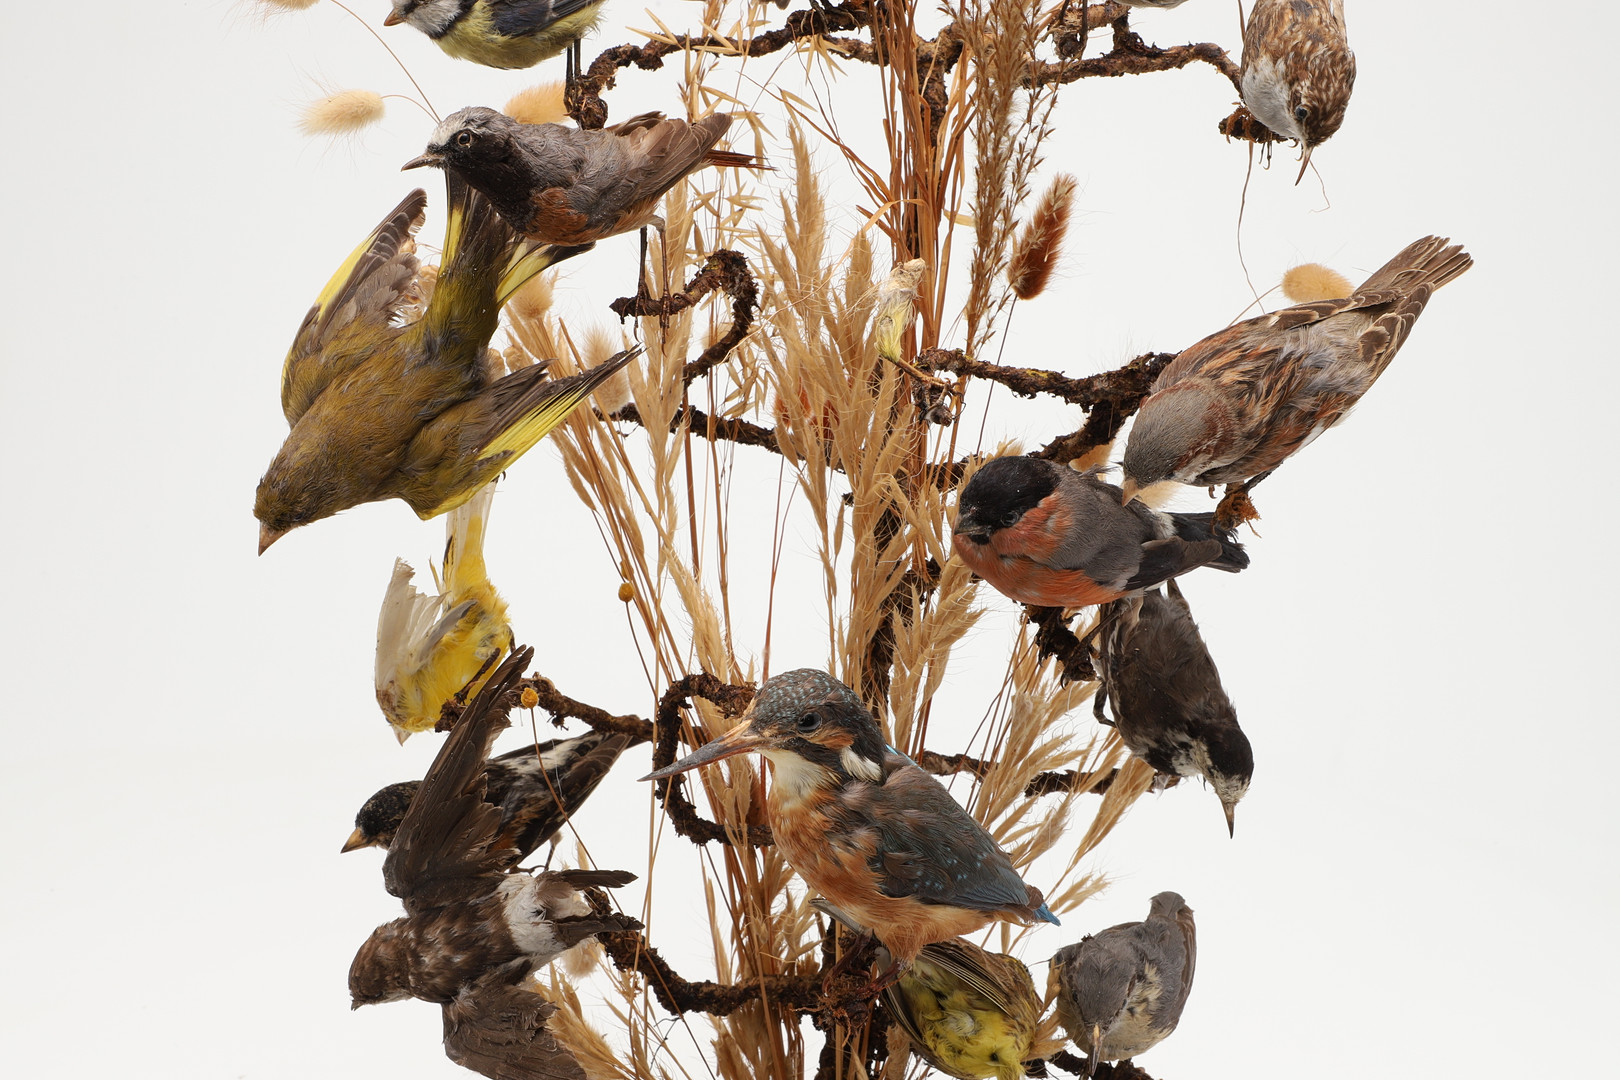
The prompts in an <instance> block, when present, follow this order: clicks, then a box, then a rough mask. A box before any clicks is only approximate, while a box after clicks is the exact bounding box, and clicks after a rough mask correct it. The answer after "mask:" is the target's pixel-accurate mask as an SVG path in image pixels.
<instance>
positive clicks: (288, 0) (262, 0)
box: [259, 0, 318, 15]
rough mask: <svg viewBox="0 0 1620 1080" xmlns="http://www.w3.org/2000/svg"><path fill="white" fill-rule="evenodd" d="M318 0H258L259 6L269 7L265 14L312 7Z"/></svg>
mask: <svg viewBox="0 0 1620 1080" xmlns="http://www.w3.org/2000/svg"><path fill="white" fill-rule="evenodd" d="M316 3H318V0H259V6H260V7H263V8H268V9H270V10H269V11H268V12H266V14H270V15H274V14H275V13H276V12H278V11H303V10H304V9H305V8H312V7H314V6H315V5H316Z"/></svg>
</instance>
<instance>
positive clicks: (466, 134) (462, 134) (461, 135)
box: [456, 131, 473, 146]
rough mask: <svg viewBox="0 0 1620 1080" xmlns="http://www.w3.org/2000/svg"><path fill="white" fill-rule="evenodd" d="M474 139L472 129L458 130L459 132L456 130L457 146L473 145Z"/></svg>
mask: <svg viewBox="0 0 1620 1080" xmlns="http://www.w3.org/2000/svg"><path fill="white" fill-rule="evenodd" d="M472 141H473V133H472V132H470V131H458V132H456V145H457V146H471V145H472Z"/></svg>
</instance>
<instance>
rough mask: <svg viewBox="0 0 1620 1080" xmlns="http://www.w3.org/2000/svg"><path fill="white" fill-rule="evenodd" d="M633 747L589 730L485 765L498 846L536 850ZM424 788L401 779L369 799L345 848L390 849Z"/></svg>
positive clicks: (521, 853) (623, 738) (622, 738)
mask: <svg viewBox="0 0 1620 1080" xmlns="http://www.w3.org/2000/svg"><path fill="white" fill-rule="evenodd" d="M631 745H632V740H631V738H630V736H628V735H609V734H607V733H605V732H600V731H588V732H586V733H585V734H584V735H580V736H577V737H575V738H572V739H552V740H550V741H549V742H543V743H541V744H540V745H539V746H538V747H535V746H523V747H519V748H518V749H516V750H513V751H512V752H511V753H507V754H502V755H501V756H500V757H494V758H490V759H489V761H488V762H487V763H486V764H485V765H484V785H485V790H484V797H485V799H487V800H488V801H489V802H490V803H491V804H493V805H495V806H498V807H500V810H501V821H500V827H499V829H498V830H497V831H496V834H495V842H496V844H497V845H498V846H500V847H510V848H513V849H514V850H516V851H517V859H516V860H515V861H517V862H521V861H523V860H524V859H527V858H528V857H529V856H530V855H532V854H534V852H535V850H536V849H537V848H539V847H540V846H541V845H542V844H545V843H547V842H548V841H550V840H551V839H552V838H553V837H555V836H556V835H557V831H558V830H559V829H561V828H562V826H563V823H564V822H566V821H567V820H568V819H569V818H570V817H572V816H573V815H574V813H575V812H576V811H578V810H579V808H580V807H581V806H582V805H584V803H585V800H586V799H588V798H590V795H591V792H593V791H595V790H596V786H597V785H598V784H600V783H601V782H602V778H603V777H605V776H606V775H607V774H608V770H609V769H611V768H612V767H613V763H614V762H615V761H617V760H618V759H619V755H620V754H622V753H624V752H625V750H627V749H629V748H630V746H631ZM421 786H422V782H421V781H420V780H402V781H400V782H399V783H397V784H389V785H388V786H387V787H385V788H383V789H381V790H380V791H378V792H377V793H376V794H375V795H373V796H371V798H369V799H367V800H366V802H365V805H364V806H362V807H361V808H360V812H359V813H358V814H356V815H355V816H354V832H353V833H351V834H350V835H349V839H348V840H347V841H346V842H345V843H344V845H343V850H344V851H346V852H348V851H356V850H358V849H360V848H363V847H380V848H382V849H384V850H385V851H386V850H387V849H388V845H389V844H391V843H392V842H393V840H394V834H395V833H396V832H397V831H398V830H399V826H400V822H401V821H403V820H404V818H405V810H406V808H407V807H409V806H410V804H411V799H412V798H414V797H415V795H416V792H417V790H418V789H420V788H421Z"/></svg>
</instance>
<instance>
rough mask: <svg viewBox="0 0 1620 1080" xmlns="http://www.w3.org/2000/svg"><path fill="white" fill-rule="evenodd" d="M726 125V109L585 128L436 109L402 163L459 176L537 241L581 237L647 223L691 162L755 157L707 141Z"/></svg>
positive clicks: (748, 162)
mask: <svg viewBox="0 0 1620 1080" xmlns="http://www.w3.org/2000/svg"><path fill="white" fill-rule="evenodd" d="M730 126H731V116H730V114H728V113H711V114H710V115H708V116H706V117H704V118H703V119H701V120H698V121H695V122H691V123H688V122H687V121H685V120H678V119H668V118H666V117H665V116H664V115H663V114H662V113H656V112H651V113H643V114H641V115H640V116H635V117H632V118H630V119H629V120H626V121H625V122H624V123H622V124H615V125H614V126H612V127H607V128H601V129H597V130H584V129H580V128H575V127H570V126H568V125H566V124H522V123H519V122H518V121H516V120H514V119H512V118H511V117H510V116H507V115H505V114H503V113H498V112H496V111H495V110H494V109H486V108H480V107H474V108H467V109H462V110H460V111H459V112H455V113H452V114H450V115H449V116H447V117H445V119H444V120H443V121H441V122H440V124H439V126H438V127H436V128H434V129H433V135H432V136H431V137H430V138H429V140H428V146H427V150H426V152H425V153H423V154H422V155H420V156H419V157H416V158H413V159H412V160H410V161H408V162H406V164H405V168H407V169H413V168H418V167H420V166H423V165H432V166H435V167H437V168H442V169H444V170H446V171H447V172H450V173H454V174H456V175H458V176H460V177H462V178H463V179H465V180H466V182H467V183H469V184H471V185H472V186H473V187H475V188H477V189H478V190H479V191H481V192H483V193H484V194H485V195H486V196H488V198H489V200H490V201H491V202H493V203H494V204H495V208H496V209H497V210H498V211H500V214H501V216H502V217H503V218H505V219H506V220H507V221H508V222H510V223H511V224H512V227H513V228H515V229H517V230H518V232H520V233H522V234H523V235H525V236H527V237H528V238H529V239H531V240H533V241H535V242H537V243H542V244H589V243H594V242H595V241H597V240H601V239H604V238H606V237H609V236H614V235H617V234H618V233H623V232H630V231H632V230H635V229H639V228H642V227H643V226H646V225H650V224H654V223H655V222H656V221H657V214H658V203H659V200H660V199H662V198H663V197H664V193H665V192H666V191H668V190H669V189H670V188H672V187H674V186H675V185H676V184H677V183H678V182H679V181H680V180H681V178H682V177H684V176H685V175H686V174H687V173H690V172H692V171H693V170H695V169H699V168H701V167H703V166H704V165H739V166H752V165H754V164H755V162H754V159H753V158H752V157H750V156H748V155H746V154H734V153H730V152H727V151H721V150H715V149H714V144H715V143H717V142H719V141H720V138H721V137H722V136H723V135H725V133H726V129H727V128H729V127H730Z"/></svg>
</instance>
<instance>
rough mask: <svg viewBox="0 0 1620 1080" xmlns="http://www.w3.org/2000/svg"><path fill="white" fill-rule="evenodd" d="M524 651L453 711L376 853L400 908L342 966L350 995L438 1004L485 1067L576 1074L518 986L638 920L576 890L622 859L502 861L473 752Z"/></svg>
mask: <svg viewBox="0 0 1620 1080" xmlns="http://www.w3.org/2000/svg"><path fill="white" fill-rule="evenodd" d="M533 653H534V650H533V649H530V648H527V647H525V648H521V649H517V650H515V651H514V652H513V653H512V655H511V656H510V657H508V658H507V660H506V662H505V663H504V664H502V665H501V667H500V668H499V669H498V670H497V671H496V672H495V674H494V675H493V676H491V677H490V680H489V682H488V683H487V684H485V686H484V688H483V689H482V690H481V691H479V693H478V696H477V697H476V698H474V699H473V701H472V703H471V704H470V705H469V706H468V707H467V709H466V711H465V712H464V713H463V714H462V716H461V719H460V720H459V721H458V722H457V724H456V727H455V729H454V730H453V731H452V732H451V733H450V735H449V737H448V738H447V739H445V742H444V745H443V746H442V747H441V748H440V750H439V755H438V757H437V758H435V759H434V761H433V765H432V766H431V767H430V768H429V769H428V773H427V776H426V777H425V778H423V780H422V786H421V788H420V789H418V791H417V792H416V795H415V796H414V797H413V798H412V799H411V804H410V807H409V809H407V810H406V812H405V818H404V820H403V821H401V822H400V825H399V829H398V830H397V832H396V833H395V834H394V838H393V841H392V843H391V844H390V845H389V848H388V858H387V860H386V861H385V862H384V863H383V881H384V883H385V884H386V885H387V887H388V891H389V892H391V893H393V894H394V895H395V896H397V897H399V898H400V899H401V900H403V901H404V902H405V916H404V917H403V918H399V919H395V920H394V921H393V922H391V923H387V924H385V925H383V926H379V927H377V929H376V930H374V931H372V934H371V937H369V938H368V939H367V940H366V942H365V944H364V945H362V946H360V951H359V952H358V953H356V954H355V958H354V963H353V964H352V965H351V966H350V968H349V995H350V999H351V1002H352V1006H353V1007H354V1008H359V1007H360V1006H362V1005H376V1004H380V1003H382V1002H385V1001H403V1000H404V999H406V998H411V997H414V998H420V999H421V1000H423V1001H432V1002H436V1003H438V1004H439V1005H441V1006H442V1007H443V1012H444V1049H445V1053H446V1054H448V1055H449V1057H450V1060H452V1061H454V1062H455V1063H456V1064H458V1065H461V1066H464V1067H465V1068H469V1069H472V1070H474V1071H476V1072H480V1073H482V1074H483V1075H485V1076H488V1077H492V1078H495V1080H529V1078H535V1080H539V1078H547V1080H575V1078H578V1080H583V1077H584V1075H585V1074H584V1072H583V1070H581V1068H580V1066H579V1063H578V1062H577V1061H575V1060H574V1058H573V1056H572V1055H571V1054H569V1052H568V1051H567V1050H566V1049H564V1048H563V1047H562V1046H560V1045H559V1044H558V1043H557V1041H556V1039H555V1038H554V1037H553V1036H552V1035H551V1034H550V1033H549V1032H547V1031H546V1026H545V1021H546V1018H547V1017H548V1016H549V1015H550V1014H551V1013H552V1012H553V1011H554V1008H555V1007H554V1006H552V1005H550V1004H548V1003H547V1002H546V1001H545V1000H544V999H543V998H541V997H540V996H538V995H537V994H534V993H531V992H529V991H528V990H525V989H524V988H523V987H522V985H521V984H522V983H523V982H524V980H526V979H527V978H528V977H529V976H530V975H531V974H532V973H533V972H534V971H535V970H536V969H538V968H540V967H542V966H544V965H545V964H547V963H549V962H551V961H552V960H553V959H555V958H556V957H558V956H559V955H561V954H562V953H563V952H565V951H567V950H568V949H570V948H572V947H573V946H574V945H577V944H578V943H580V942H581V941H584V940H585V939H586V938H589V937H592V936H594V935H596V934H601V933H609V932H614V931H622V930H638V929H640V928H641V924H640V923H639V922H637V921H636V920H635V919H632V918H629V917H628V916H624V915H614V914H606V915H598V914H596V913H595V912H593V910H592V908H591V906H590V905H589V904H588V903H587V902H586V900H585V897H584V896H583V894H582V890H584V889H587V888H591V887H607V888H612V887H614V886H619V885H624V884H627V883H629V882H631V881H633V880H635V876H636V875H634V874H632V873H629V872H627V871H622V870H554V871H546V872H544V873H539V874H529V873H525V872H523V871H520V870H514V869H513V866H514V864H515V863H516V862H517V861H518V853H517V849H516V848H513V847H509V846H506V845H504V844H503V843H501V841H500V840H499V837H498V833H499V829H500V822H501V811H500V808H499V807H497V806H495V805H493V804H492V803H490V802H489V801H488V800H487V799H486V797H485V778H484V766H485V760H486V758H487V757H488V756H489V748H490V745H491V744H492V743H493V742H494V740H495V736H496V735H497V734H498V733H499V732H500V731H501V730H502V729H504V728H505V727H506V726H507V722H508V721H507V714H508V713H509V712H510V710H511V708H512V704H513V699H514V694H513V689H514V687H515V686H516V684H517V682H518V680H519V679H520V678H521V676H522V673H523V670H524V668H525V667H526V666H527V665H528V663H529V661H530V659H531V658H532V657H533Z"/></svg>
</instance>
